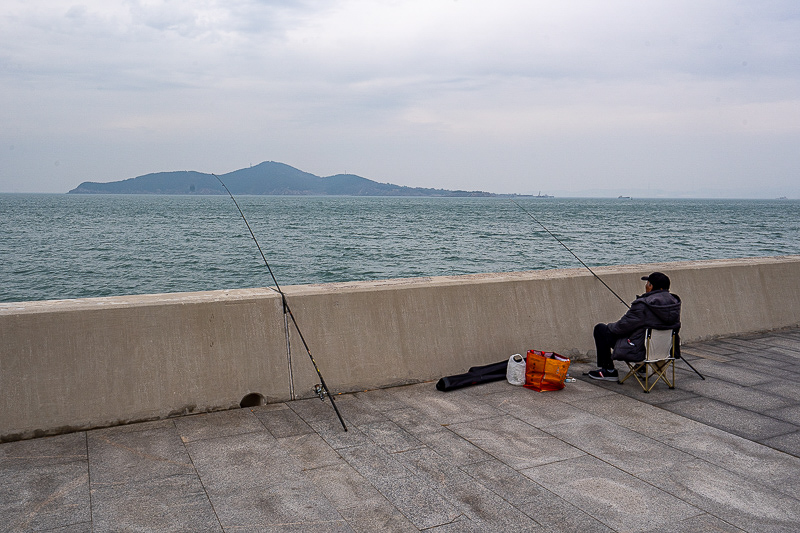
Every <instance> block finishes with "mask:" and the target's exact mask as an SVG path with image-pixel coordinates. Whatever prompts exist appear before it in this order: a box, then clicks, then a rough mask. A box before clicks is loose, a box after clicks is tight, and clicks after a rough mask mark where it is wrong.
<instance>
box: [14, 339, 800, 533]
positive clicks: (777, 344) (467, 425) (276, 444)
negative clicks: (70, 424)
mask: <svg viewBox="0 0 800 533" xmlns="http://www.w3.org/2000/svg"><path fill="white" fill-rule="evenodd" d="M684 354H685V356H686V357H687V360H689V361H690V362H691V363H692V365H694V366H695V368H697V370H699V371H700V372H702V373H703V374H704V375H705V376H706V377H707V379H706V380H705V381H703V380H701V379H700V378H699V377H698V376H697V375H696V374H695V373H694V372H693V371H691V370H690V369H689V368H688V366H686V365H685V364H683V363H679V370H678V381H677V388H676V389H674V390H669V389H668V388H667V387H666V386H665V385H663V384H661V383H660V384H658V385H657V386H656V388H655V389H654V390H653V391H652V392H651V393H650V394H644V393H643V392H642V391H641V389H640V388H639V386H638V385H637V384H636V383H635V382H633V381H628V382H626V383H625V384H624V385H619V384H617V383H615V382H594V381H588V380H586V378H584V377H583V376H582V373H583V372H584V371H586V370H589V369H590V368H591V367H590V366H589V365H578V364H575V365H573V367H572V368H571V373H572V375H573V376H576V377H579V381H578V382H577V383H570V384H568V385H567V387H566V388H565V389H564V390H563V391H559V392H550V393H536V392H533V391H530V390H527V389H523V388H518V387H512V386H511V385H509V384H507V383H505V382H498V383H492V384H488V385H482V386H478V387H473V388H470V389H462V390H460V391H454V392H449V393H441V392H438V391H436V389H435V388H434V384H433V383H424V384H419V385H412V386H407V387H398V388H394V389H384V390H376V391H368V392H362V393H357V394H348V395H341V396H338V397H337V400H336V401H337V406H338V407H339V409H340V411H341V412H342V413H343V415H344V417H345V419H346V420H347V422H348V425H349V429H350V430H349V431H348V432H347V433H345V432H343V431H342V428H341V426H340V425H339V422H338V420H337V419H336V417H335V413H334V412H333V410H332V409H331V407H330V404H329V403H328V402H325V403H322V402H320V401H319V400H318V399H313V400H303V401H296V402H290V403H287V404H274V405H269V406H264V407H256V408H252V409H240V410H234V411H227V412H219V413H210V414H203V415H196V416H187V417H182V418H175V419H170V420H163V421H158V422H148V423H142V424H133V425H129V426H122V427H116V428H108V429H99V430H93V431H87V432H80V433H73V434H67V435H61V436H56V437H49V438H42V439H35V440H29V441H22V442H12V443H6V444H2V445H0V517H1V518H2V520H1V521H0V531H15V532H16V531H58V532H76V533H77V532H89V531H96V532H100V531H102V532H105V531H192V532H197V531H227V532H232V531H235V532H242V531H259V532H262V531H266V532H269V531H333V532H338V531H370V532H371V531H419V530H426V531H432V532H441V533H444V532H452V531H493V532H494V531H542V532H545V531H576V532H577V531H580V532H594V531H659V532H711V531H715V532H718V531H726V532H730V531H753V532H771V531H785V532H789V531H791V532H796V531H798V530H800V499H798V498H800V496H799V495H798V494H799V493H800V491H798V486H800V483H799V482H798V479H800V458H798V457H800V407H798V405H800V387H798V384H800V370H798V369H799V368H800V366H798V362H800V330H797V329H794V330H787V331H781V332H776V333H769V334H763V335H753V336H746V337H735V338H727V339H723V340H714V341H710V342H704V343H698V344H694V345H691V346H687V347H684ZM463 370H465V369H453V373H457V372H460V371H463Z"/></svg>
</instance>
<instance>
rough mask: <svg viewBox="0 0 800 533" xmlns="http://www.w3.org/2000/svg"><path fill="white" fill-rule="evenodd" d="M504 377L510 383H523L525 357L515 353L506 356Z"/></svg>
mask: <svg viewBox="0 0 800 533" xmlns="http://www.w3.org/2000/svg"><path fill="white" fill-rule="evenodd" d="M506 379H507V380H508V382H509V383H511V384H512V385H518V386H519V385H525V358H524V357H522V355H520V354H518V353H515V354H514V355H512V356H511V357H509V358H508V368H507V369H506Z"/></svg>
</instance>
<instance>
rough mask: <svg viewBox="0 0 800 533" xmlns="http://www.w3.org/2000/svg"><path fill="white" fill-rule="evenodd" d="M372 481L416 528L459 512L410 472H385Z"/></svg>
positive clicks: (451, 518)
mask: <svg viewBox="0 0 800 533" xmlns="http://www.w3.org/2000/svg"><path fill="white" fill-rule="evenodd" d="M372 483H373V485H375V488H377V489H378V490H379V491H380V492H381V494H383V495H384V497H386V499H387V500H389V501H390V502H391V503H392V505H394V506H395V507H396V508H397V509H398V510H399V511H400V512H401V513H403V515H404V516H405V517H406V518H408V520H409V521H410V522H411V523H412V524H414V526H416V527H417V528H419V529H427V528H432V527H436V526H441V525H444V524H449V523H450V522H453V521H454V520H456V519H457V518H459V517H460V516H462V513H461V512H460V511H459V510H458V509H457V508H456V507H455V506H454V505H453V504H452V503H450V502H449V501H448V500H447V499H445V498H444V497H443V496H442V495H440V494H439V493H438V492H436V491H435V490H434V489H432V488H431V487H429V486H428V485H426V484H424V483H420V482H419V481H417V480H416V479H414V477H412V476H407V477H391V476H384V477H380V478H378V479H376V481H373V482H372Z"/></svg>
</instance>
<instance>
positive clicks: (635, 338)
mask: <svg viewBox="0 0 800 533" xmlns="http://www.w3.org/2000/svg"><path fill="white" fill-rule="evenodd" d="M680 327H681V299H680V298H679V297H678V295H677V294H671V293H670V292H669V291H668V290H666V289H658V290H654V291H650V292H648V293H647V294H643V295H641V296H637V297H636V300H634V301H633V303H632V304H631V308H630V309H629V310H628V312H627V313H625V315H624V316H623V317H622V318H620V319H619V320H617V321H616V322H612V323H611V324H609V325H608V329H609V331H611V333H613V334H614V335H616V336H618V337H621V338H620V339H619V340H618V341H617V343H616V344H615V345H614V354H613V356H612V357H613V358H614V359H616V360H618V361H642V360H644V357H645V348H644V340H645V339H644V336H645V335H644V334H645V330H646V329H647V328H655V329H680Z"/></svg>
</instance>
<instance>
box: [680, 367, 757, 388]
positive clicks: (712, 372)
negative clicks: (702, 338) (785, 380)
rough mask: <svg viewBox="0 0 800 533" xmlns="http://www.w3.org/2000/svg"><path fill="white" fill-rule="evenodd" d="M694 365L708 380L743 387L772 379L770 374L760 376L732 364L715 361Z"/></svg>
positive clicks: (748, 369)
mask: <svg viewBox="0 0 800 533" xmlns="http://www.w3.org/2000/svg"><path fill="white" fill-rule="evenodd" d="M692 365H693V366H694V367H695V368H696V369H697V371H698V372H700V373H701V374H703V375H704V376H705V377H706V379H709V378H715V379H719V380H722V381H727V382H729V383H735V384H737V385H741V386H743V387H750V386H753V385H760V384H762V383H766V382H768V381H770V380H771V379H772V377H771V376H770V375H769V374H760V373H758V372H754V371H753V370H752V369H750V368H743V367H738V366H736V365H732V364H721V363H716V362H713V361H696V362H692Z"/></svg>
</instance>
